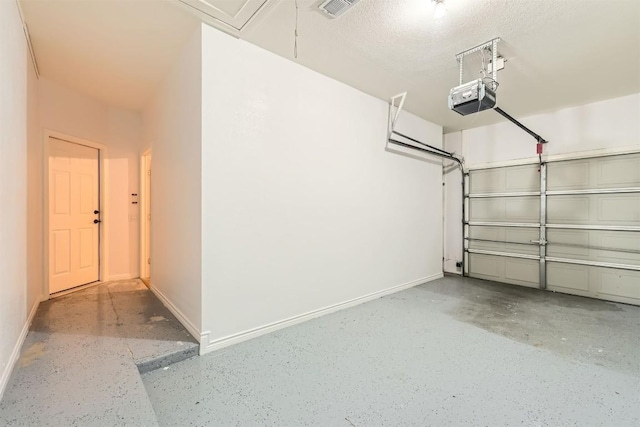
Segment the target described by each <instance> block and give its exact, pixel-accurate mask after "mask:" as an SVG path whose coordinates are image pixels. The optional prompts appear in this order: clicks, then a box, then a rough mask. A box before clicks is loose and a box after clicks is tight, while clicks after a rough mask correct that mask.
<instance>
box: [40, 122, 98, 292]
mask: <svg viewBox="0 0 640 427" xmlns="http://www.w3.org/2000/svg"><path fill="white" fill-rule="evenodd" d="M49 138H55V139H60V140H62V141H66V142H70V143H72V144H78V145H84V146H85V147H90V148H95V149H96V150H98V159H99V161H98V168H99V169H98V174H99V182H100V190H99V194H98V197H99V200H100V220H101V221H102V222H101V223H100V234H99V238H100V244H99V251H100V252H99V256H98V282H96V283H101V282H105V281H107V280H108V278H109V272H108V269H107V265H109V264H108V256H109V240H108V236H109V233H108V229H109V206H108V201H107V197H106V194H108V188H107V186H108V182H109V180H108V169H107V147H106V146H105V145H103V144H99V143H97V142H93V141H89V140H87V139H83V138H78V137H75V136H72V135H67V134H64V133H62V132H57V131H54V130H51V129H44V139H43V145H44V156H43V165H42V168H43V178H44V183H43V187H42V193H43V198H44V211H43V217H44V224H43V234H44V236H43V252H44V259H43V265H44V281H43V282H44V289H43V294H44V298H45V299H50V298H51V293H50V292H49V290H50V288H49V151H50V150H49ZM79 289H82V288H81V287H79ZM65 293H66V292H65V291H62V292H58V293H57V295H63V294H65Z"/></svg>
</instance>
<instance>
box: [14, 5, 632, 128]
mask: <svg viewBox="0 0 640 427" xmlns="http://www.w3.org/2000/svg"><path fill="white" fill-rule="evenodd" d="M207 1H208V3H209V4H211V5H216V4H218V5H219V7H220V8H221V9H224V7H226V6H225V5H227V3H225V2H226V1H228V0H207ZM172 2H173V4H170V2H166V1H161V0H147V1H143V0H130V1H118V0H109V1H99V0H75V1H42V0H22V4H23V8H24V10H25V16H26V19H27V23H28V25H29V27H30V30H31V33H32V38H33V41H34V45H35V51H36V56H37V58H38V61H39V65H40V69H41V72H42V74H43V75H44V76H46V77H49V78H51V79H53V80H57V81H61V82H62V83H64V84H67V85H70V86H74V87H76V88H78V89H80V90H83V91H84V92H87V93H89V94H91V95H94V96H97V97H99V98H100V99H103V100H105V101H107V102H109V103H111V104H115V105H121V106H127V107H129V108H139V107H140V106H142V105H143V104H144V102H145V101H146V99H147V97H148V96H149V94H150V93H152V91H153V89H154V87H155V85H156V84H157V83H158V82H159V80H160V79H161V77H162V76H163V75H164V73H165V72H166V70H167V67H168V66H169V64H170V63H171V61H172V60H173V58H175V56H176V55H177V52H178V51H179V48H180V46H181V45H182V43H184V41H185V40H186V37H188V34H189V32H190V31H192V29H193V28H194V27H195V25H196V17H197V18H202V16H201V15H200V16H199V15H197V14H194V15H192V14H190V13H189V11H188V8H187V7H178V6H179V4H180V2H178V1H177V0H172ZM247 2H248V1H247ZM232 3H233V4H232V6H233V7H234V8H236V9H237V7H239V5H240V4H241V3H242V2H241V1H240V0H233V1H232ZM268 3H269V7H265V8H264V10H262V11H261V12H260V13H258V14H257V16H256V17H255V19H254V20H253V21H252V22H251V24H250V25H247V26H246V28H245V29H244V30H243V31H242V32H240V33H239V35H240V37H241V38H243V39H246V40H247V41H249V42H251V43H254V44H256V45H259V46H261V47H264V48H265V49H268V50H271V51H273V52H275V53H276V54H278V55H281V56H284V57H286V58H289V59H291V60H293V61H296V62H298V63H300V64H302V65H305V66H307V67H309V68H311V69H314V70H316V71H318V72H320V73H322V74H325V75H328V76H330V77H333V78H335V79H337V80H340V81H343V82H345V83H347V84H349V85H351V86H353V87H356V88H358V89H360V90H362V91H364V92H367V93H369V94H371V95H374V96H376V97H378V98H381V99H385V100H386V99H388V98H389V97H390V96H392V95H395V94H397V93H399V92H404V91H408V92H409V94H408V98H407V101H406V104H405V105H406V108H407V110H409V111H411V112H413V113H415V114H417V115H419V116H421V117H424V118H426V119H428V120H430V121H433V122H435V123H439V124H442V125H444V126H445V128H446V130H448V131H450V130H455V129H466V128H471V127H476V126H481V125H484V124H488V123H493V122H497V121H501V120H504V119H503V118H502V117H500V116H499V115H498V114H496V113H495V112H493V111H485V112H482V113H479V114H474V115H470V116H466V117H462V116H458V115H457V114H456V113H453V112H451V111H449V110H448V109H447V104H446V98H447V94H448V91H449V89H450V88H451V87H453V86H455V85H457V82H458V69H457V62H456V60H455V54H456V53H458V52H460V51H463V50H465V49H468V48H470V47H473V46H475V45H477V44H479V43H482V42H485V41H487V40H489V39H491V38H493V37H497V36H499V37H501V38H502V40H503V41H502V42H501V43H500V45H499V51H500V53H501V54H502V55H503V56H505V57H506V59H507V61H508V62H507V63H506V67H505V69H504V70H503V71H500V72H499V75H498V80H499V82H500V87H499V89H498V103H499V105H500V106H501V107H502V108H503V109H505V110H506V111H507V112H509V113H510V114H511V115H513V116H516V117H522V116H526V115H530V114H534V113H538V112H543V111H549V110H555V109H558V108H562V107H567V106H573V105H579V104H583V103H587V102H592V101H597V100H602V99H608V98H613V97H617V96H622V95H626V94H630V93H637V92H640V1H639V0H620V1H615V0H447V5H448V9H449V13H448V14H447V16H445V17H444V18H443V19H441V20H435V19H434V18H433V4H432V3H431V1H429V0H361V1H360V2H359V3H357V4H356V5H355V6H354V7H353V8H352V9H351V10H349V11H348V12H346V13H345V14H344V15H342V16H341V17H339V18H337V19H328V18H327V17H325V16H324V15H323V14H322V13H321V12H319V11H318V10H317V6H318V5H319V4H320V3H321V1H319V0H298V5H299V23H298V27H299V31H298V32H299V38H298V58H297V59H295V58H293V31H294V25H295V3H294V0H270V1H269V2H268ZM227 6H228V5H227ZM234 10H235V9H234ZM467 63H468V67H465V71H466V72H465V80H467V79H471V78H476V77H477V76H478V75H479V70H480V68H481V62H480V59H479V57H475V58H470V59H469V61H467Z"/></svg>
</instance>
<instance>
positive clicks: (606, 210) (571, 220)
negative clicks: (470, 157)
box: [547, 193, 640, 226]
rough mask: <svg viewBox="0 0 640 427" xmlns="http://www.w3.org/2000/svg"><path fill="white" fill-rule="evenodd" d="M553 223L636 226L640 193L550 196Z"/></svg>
mask: <svg viewBox="0 0 640 427" xmlns="http://www.w3.org/2000/svg"><path fill="white" fill-rule="evenodd" d="M547 206H548V209H547V221H548V223H549V224H572V225H596V226H597V225H616V226H636V225H638V223H639V222H640V194H633V193H631V194H582V195H571V196H564V195H563V196H548V198H547Z"/></svg>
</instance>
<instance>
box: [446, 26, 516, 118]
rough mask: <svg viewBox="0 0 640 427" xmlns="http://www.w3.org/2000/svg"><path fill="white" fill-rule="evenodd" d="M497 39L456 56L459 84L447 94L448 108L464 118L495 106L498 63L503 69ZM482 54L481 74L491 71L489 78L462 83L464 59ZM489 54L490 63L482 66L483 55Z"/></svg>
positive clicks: (502, 60)
mask: <svg viewBox="0 0 640 427" xmlns="http://www.w3.org/2000/svg"><path fill="white" fill-rule="evenodd" d="M499 41H500V39H499V38H495V39H493V40H490V41H488V42H486V43H483V44H481V45H478V46H476V47H473V48H471V49H468V50H465V51H464V52H461V53H459V54H457V55H456V59H457V60H458V66H459V70H460V84H459V85H458V86H456V87H454V88H453V89H451V91H450V92H449V108H450V109H451V110H453V111H455V112H456V113H458V114H461V115H463V116H466V115H467V114H473V113H477V112H479V111H483V110H488V109H490V108H493V107H495V106H496V89H497V88H498V68H499V65H500V63H502V64H503V65H502V66H503V67H504V59H503V58H499V57H498V42H499ZM478 52H479V53H481V54H482V71H481V72H482V73H483V74H484V73H485V71H486V70H487V68H490V69H491V77H484V78H482V79H476V80H472V81H470V82H467V83H464V82H463V65H464V57H465V56H467V55H471V54H473V53H478ZM485 52H489V53H490V54H491V62H490V63H489V64H488V67H485V64H484V54H485Z"/></svg>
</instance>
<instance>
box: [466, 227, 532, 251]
mask: <svg viewBox="0 0 640 427" xmlns="http://www.w3.org/2000/svg"><path fill="white" fill-rule="evenodd" d="M538 236H539V232H538V230H537V229H533V228H515V227H484V226H471V227H470V230H469V238H470V239H469V248H470V249H481V250H488V251H494V252H507V253H515V254H526V255H537V254H538V253H539V249H538V245H537V244H532V243H531V240H536V239H538ZM487 240H491V241H487ZM509 242H512V243H509Z"/></svg>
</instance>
